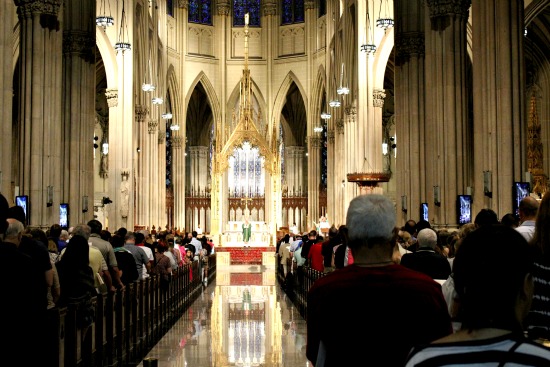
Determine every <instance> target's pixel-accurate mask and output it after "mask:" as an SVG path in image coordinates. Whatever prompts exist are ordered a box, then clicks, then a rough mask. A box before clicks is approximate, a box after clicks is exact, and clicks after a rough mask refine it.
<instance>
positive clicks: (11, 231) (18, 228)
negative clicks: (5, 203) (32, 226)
mask: <svg viewBox="0 0 550 367" xmlns="http://www.w3.org/2000/svg"><path fill="white" fill-rule="evenodd" d="M24 230H25V226H24V225H23V223H21V222H20V221H18V220H16V219H8V229H6V233H5V234H4V238H5V239H8V238H17V236H19V235H20V234H21V233H23V231H24Z"/></svg>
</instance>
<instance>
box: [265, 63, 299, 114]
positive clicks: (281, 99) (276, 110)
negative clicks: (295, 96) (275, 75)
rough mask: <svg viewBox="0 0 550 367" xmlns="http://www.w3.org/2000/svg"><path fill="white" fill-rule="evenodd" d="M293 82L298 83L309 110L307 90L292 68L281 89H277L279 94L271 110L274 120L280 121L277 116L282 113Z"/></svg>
mask: <svg viewBox="0 0 550 367" xmlns="http://www.w3.org/2000/svg"><path fill="white" fill-rule="evenodd" d="M292 83H294V84H296V86H297V87H298V90H299V91H300V95H301V96H302V100H303V101H304V105H305V106H306V111H307V106H308V104H307V94H306V92H305V89H304V86H303V85H302V83H301V82H300V79H299V78H298V77H297V76H296V74H294V72H293V71H292V70H291V71H289V72H288V74H287V75H286V77H285V78H284V79H283V81H282V83H281V85H280V86H279V90H278V91H277V95H276V96H275V102H274V103H273V110H272V111H271V113H272V116H273V121H278V119H277V118H276V117H277V116H280V115H281V111H282V110H283V106H284V105H285V102H286V95H287V93H288V91H289V89H290V86H291V85H292Z"/></svg>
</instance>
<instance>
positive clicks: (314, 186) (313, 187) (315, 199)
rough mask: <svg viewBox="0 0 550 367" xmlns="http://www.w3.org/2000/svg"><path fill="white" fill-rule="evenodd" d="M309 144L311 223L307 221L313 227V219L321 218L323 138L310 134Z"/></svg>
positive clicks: (308, 226) (309, 211)
mask: <svg viewBox="0 0 550 367" xmlns="http://www.w3.org/2000/svg"><path fill="white" fill-rule="evenodd" d="M308 140H309V144H308V151H309V154H308V158H309V159H308V176H309V187H308V195H307V196H308V206H309V208H308V215H309V223H307V228H308V229H311V228H313V227H314V224H313V221H315V222H317V221H318V220H319V217H320V214H319V185H320V183H321V170H320V168H321V167H320V163H321V144H322V143H323V141H322V139H321V138H320V137H318V136H309V139H308Z"/></svg>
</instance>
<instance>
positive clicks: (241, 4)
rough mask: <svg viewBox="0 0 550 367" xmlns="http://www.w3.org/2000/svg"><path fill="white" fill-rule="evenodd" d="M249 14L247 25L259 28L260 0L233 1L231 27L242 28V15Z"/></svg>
mask: <svg viewBox="0 0 550 367" xmlns="http://www.w3.org/2000/svg"><path fill="white" fill-rule="evenodd" d="M246 13H248V14H249V21H248V25H249V26H251V27H259V26H260V0H233V26H234V27H239V26H244V15H245V14H246Z"/></svg>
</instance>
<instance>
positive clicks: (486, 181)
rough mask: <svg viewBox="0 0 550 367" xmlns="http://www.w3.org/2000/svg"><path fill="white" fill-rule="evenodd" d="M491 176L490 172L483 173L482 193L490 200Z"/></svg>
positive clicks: (491, 194)
mask: <svg viewBox="0 0 550 367" xmlns="http://www.w3.org/2000/svg"><path fill="white" fill-rule="evenodd" d="M492 181H493V178H492V174H491V171H483V193H484V194H485V196H487V197H490V198H492V197H493V191H492V189H491V188H492V186H493V184H492Z"/></svg>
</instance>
